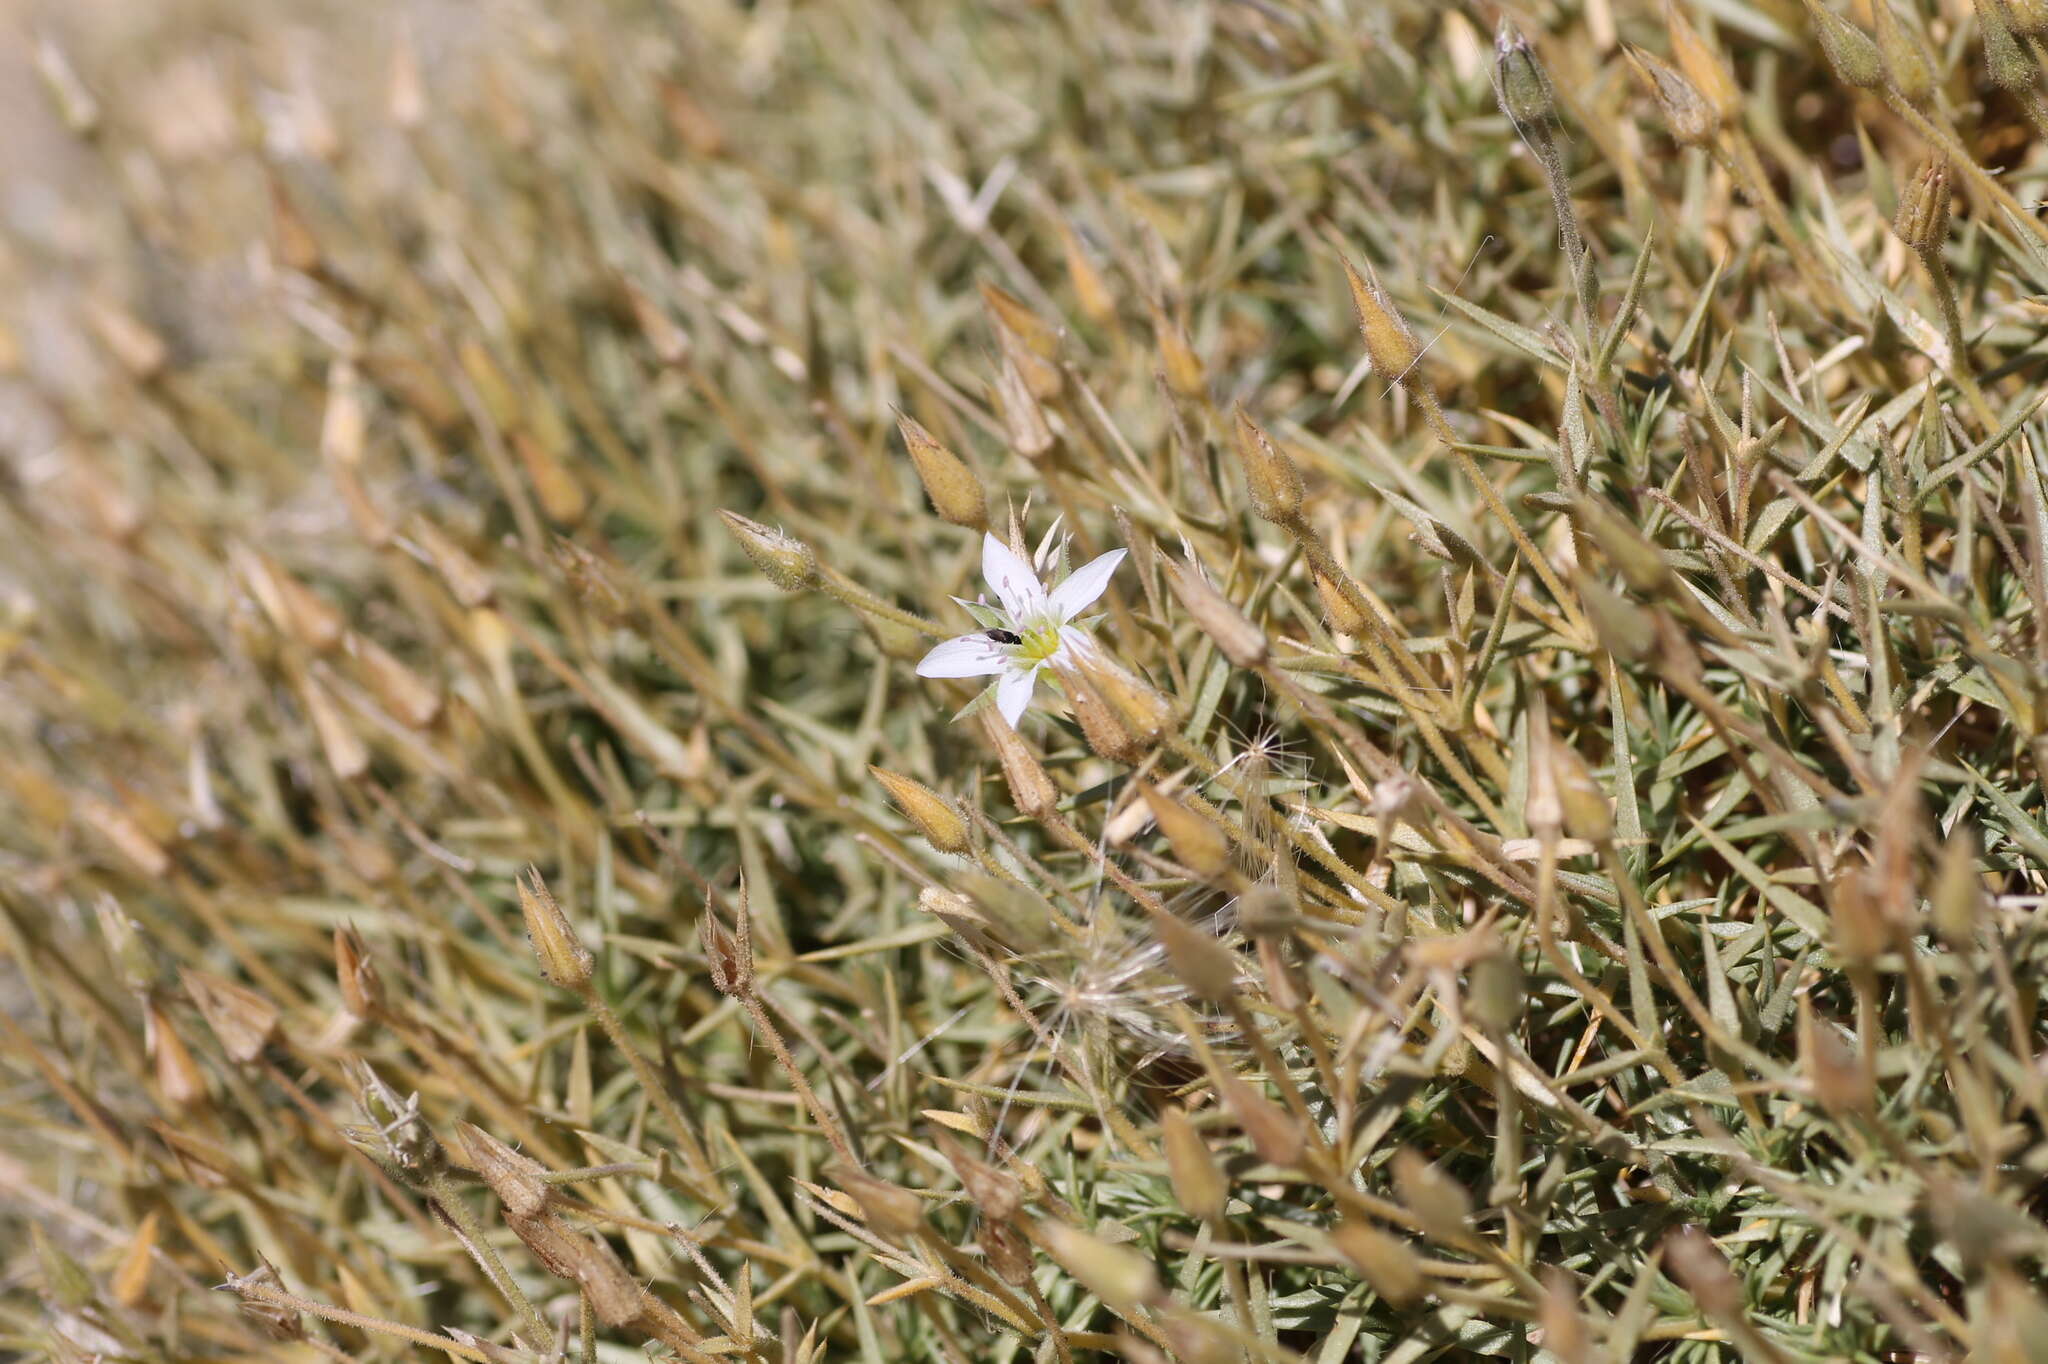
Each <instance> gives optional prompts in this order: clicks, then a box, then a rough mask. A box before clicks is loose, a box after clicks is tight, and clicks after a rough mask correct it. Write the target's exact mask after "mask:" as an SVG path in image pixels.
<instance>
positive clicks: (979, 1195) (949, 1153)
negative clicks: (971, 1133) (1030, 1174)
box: [932, 1128, 1024, 1222]
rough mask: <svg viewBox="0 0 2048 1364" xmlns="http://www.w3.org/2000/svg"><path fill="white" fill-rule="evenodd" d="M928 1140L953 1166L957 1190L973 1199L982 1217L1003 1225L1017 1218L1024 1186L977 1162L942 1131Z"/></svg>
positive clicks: (956, 1139)
mask: <svg viewBox="0 0 2048 1364" xmlns="http://www.w3.org/2000/svg"><path fill="white" fill-rule="evenodd" d="M932 1140H933V1142H934V1143H935V1144H936V1145H937V1146H938V1148H939V1151H940V1153H941V1154H942V1155H944V1156H945V1157H946V1162H947V1163H948V1164H949V1165H951V1166H952V1167H953V1173H955V1174H957V1175H959V1176H960V1184H961V1187H962V1188H964V1189H966V1190H967V1196H968V1197H969V1198H971V1199H973V1200H974V1206H975V1207H976V1208H978V1209H979V1210H980V1212H981V1215H982V1216H983V1217H986V1218H988V1219H990V1220H991V1221H996V1222H1007V1221H1008V1220H1010V1218H1012V1217H1015V1216H1016V1215H1017V1210H1018V1209H1019V1208H1021V1207H1023V1205H1024V1187H1023V1185H1021V1184H1020V1183H1018V1181H1017V1179H1016V1177H1015V1176H1013V1175H1007V1174H1004V1173H1003V1172H1002V1171H1001V1170H998V1169H997V1168H996V1167H995V1166H993V1165H991V1164H989V1163H988V1162H987V1161H985V1160H983V1159H981V1157H979V1156H977V1155H975V1154H974V1153H973V1152H972V1151H969V1150H968V1149H967V1148H966V1147H965V1146H963V1145H962V1144H961V1143H960V1140H959V1139H958V1138H957V1137H955V1136H954V1135H953V1134H952V1133H950V1132H948V1131H946V1130H945V1129H943V1128H941V1129H939V1130H938V1131H936V1132H934V1133H933V1134H932Z"/></svg>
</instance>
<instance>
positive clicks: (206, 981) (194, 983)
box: [179, 970, 277, 1065]
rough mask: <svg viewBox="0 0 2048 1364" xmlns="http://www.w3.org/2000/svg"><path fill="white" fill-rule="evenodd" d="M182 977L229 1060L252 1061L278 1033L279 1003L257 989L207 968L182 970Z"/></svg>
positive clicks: (193, 1000) (193, 1001) (240, 1063)
mask: <svg viewBox="0 0 2048 1364" xmlns="http://www.w3.org/2000/svg"><path fill="white" fill-rule="evenodd" d="M179 979H180V980H181V981H182V982H183V983H184V986H185V994H186V995H187V996H188V997H189V998H190V999H191V1000H192V1003H193V1006H194V1007H195V1008H197V1009H198V1010H199V1016H200V1017H201V1018H204V1019H205V1020H206V1026H207V1027H209V1028H211V1029H213V1035H214V1036H215V1037H216V1038H218V1039H219V1040H220V1049H221V1050H222V1051H224V1052H226V1053H227V1055H228V1059H229V1060H230V1061H233V1062H235V1063H236V1064H238V1065H247V1064H249V1062H251V1061H254V1060H255V1059H256V1058H257V1057H259V1056H261V1055H263V1049H264V1048H265V1047H267V1046H269V1045H270V1043H271V1040H272V1039H273V1038H275V1037H276V1036H277V1006H276V1005H274V1004H272V1003H271V1002H270V1001H269V1000H267V999H265V998H264V997H263V996H262V995H259V994H257V993H256V992H255V991H254V990H251V989H249V988H248V987H246V986H242V985H237V984H235V983H234V982H233V981H227V980H222V979H221V978H220V977H219V976H215V975H209V974H208V973H206V972H204V971H194V970H185V971H181V972H179Z"/></svg>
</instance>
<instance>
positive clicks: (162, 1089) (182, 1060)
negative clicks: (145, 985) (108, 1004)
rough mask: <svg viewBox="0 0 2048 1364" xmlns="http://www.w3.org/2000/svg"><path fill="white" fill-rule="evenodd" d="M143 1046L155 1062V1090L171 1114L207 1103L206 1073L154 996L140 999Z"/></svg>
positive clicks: (188, 1110)
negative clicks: (141, 1000)
mask: <svg viewBox="0 0 2048 1364" xmlns="http://www.w3.org/2000/svg"><path fill="white" fill-rule="evenodd" d="M142 1035H143V1046H144V1049H145V1050H147V1051H148V1053H149V1055H150V1059H152V1060H153V1061H155V1062H156V1091H157V1094H158V1095H159V1096H160V1097H162V1099H163V1101H164V1106H165V1107H166V1108H169V1109H170V1110H171V1111H172V1112H173V1113H186V1112H190V1111H191V1110H192V1109H194V1108H196V1107H198V1106H199V1105H200V1104H203V1103H205V1102H206V1072H204V1071H202V1070H201V1069H200V1068H199V1062H197V1061H195V1060H194V1059H192V1051H191V1048H189V1047H187V1046H186V1045H185V1042H184V1039H183V1038H181V1037H179V1036H178V1030H177V1027H176V1026H175V1025H174V1024H173V1023H172V1022H171V1017H170V1015H169V1014H167V1013H165V1012H164V1011H163V1009H162V1008H161V1007H160V1006H159V1005H158V1004H157V1002H156V1000H155V999H154V998H145V999H144V1000H143V1002H142Z"/></svg>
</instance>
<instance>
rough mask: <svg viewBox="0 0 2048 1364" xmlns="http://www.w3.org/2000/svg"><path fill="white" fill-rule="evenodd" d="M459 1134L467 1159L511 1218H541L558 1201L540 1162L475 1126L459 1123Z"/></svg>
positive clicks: (544, 1168) (457, 1135)
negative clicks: (552, 1203) (550, 1205)
mask: <svg viewBox="0 0 2048 1364" xmlns="http://www.w3.org/2000/svg"><path fill="white" fill-rule="evenodd" d="M455 1135H456V1137H457V1139H458V1140H459V1141H460V1142H461V1144H462V1153H463V1158H464V1159H465V1160H467V1161H468V1162H469V1167H470V1168H471V1169H472V1170H475V1171H476V1172H477V1175H478V1177H479V1178H481V1179H482V1180H483V1182H484V1183H485V1184H487V1185H489V1186H490V1189H491V1192H492V1193H494V1194H496V1195H497V1196H498V1201H499V1202H500V1203H502V1204H504V1205H505V1214H506V1215H507V1216H508V1217H538V1216H540V1215H541V1213H542V1212H543V1211H545V1210H546V1208H547V1206H548V1204H549V1203H551V1202H553V1201H554V1196H555V1191H554V1189H553V1187H552V1186H550V1185H549V1183H548V1181H547V1169H546V1167H544V1166H542V1165H541V1164H540V1163H539V1162H537V1161H534V1160H530V1159H528V1158H527V1157H525V1156H522V1155H520V1154H519V1153H518V1152H517V1151H515V1150H513V1149H512V1148H511V1147H509V1146H507V1145H506V1144H505V1143H504V1142H502V1141H499V1140H498V1139H497V1138H496V1137H494V1136H492V1135H491V1134H490V1133H488V1132H486V1131H484V1130H483V1129H482V1128H481V1127H478V1126H476V1125H475V1124H474V1123H467V1122H463V1123H457V1124H456V1125H455Z"/></svg>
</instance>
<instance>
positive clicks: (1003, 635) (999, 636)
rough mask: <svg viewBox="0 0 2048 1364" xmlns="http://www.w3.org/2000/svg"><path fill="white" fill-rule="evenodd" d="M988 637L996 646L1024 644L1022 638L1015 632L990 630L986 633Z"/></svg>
mask: <svg viewBox="0 0 2048 1364" xmlns="http://www.w3.org/2000/svg"><path fill="white" fill-rule="evenodd" d="M988 637H989V638H990V639H992V640H994V641H995V642H996V643H998V644H1022V643H1023V642H1024V636H1022V635H1020V634H1018V633H1017V632H1016V631H1015V630H991V631H989V632H988Z"/></svg>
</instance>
